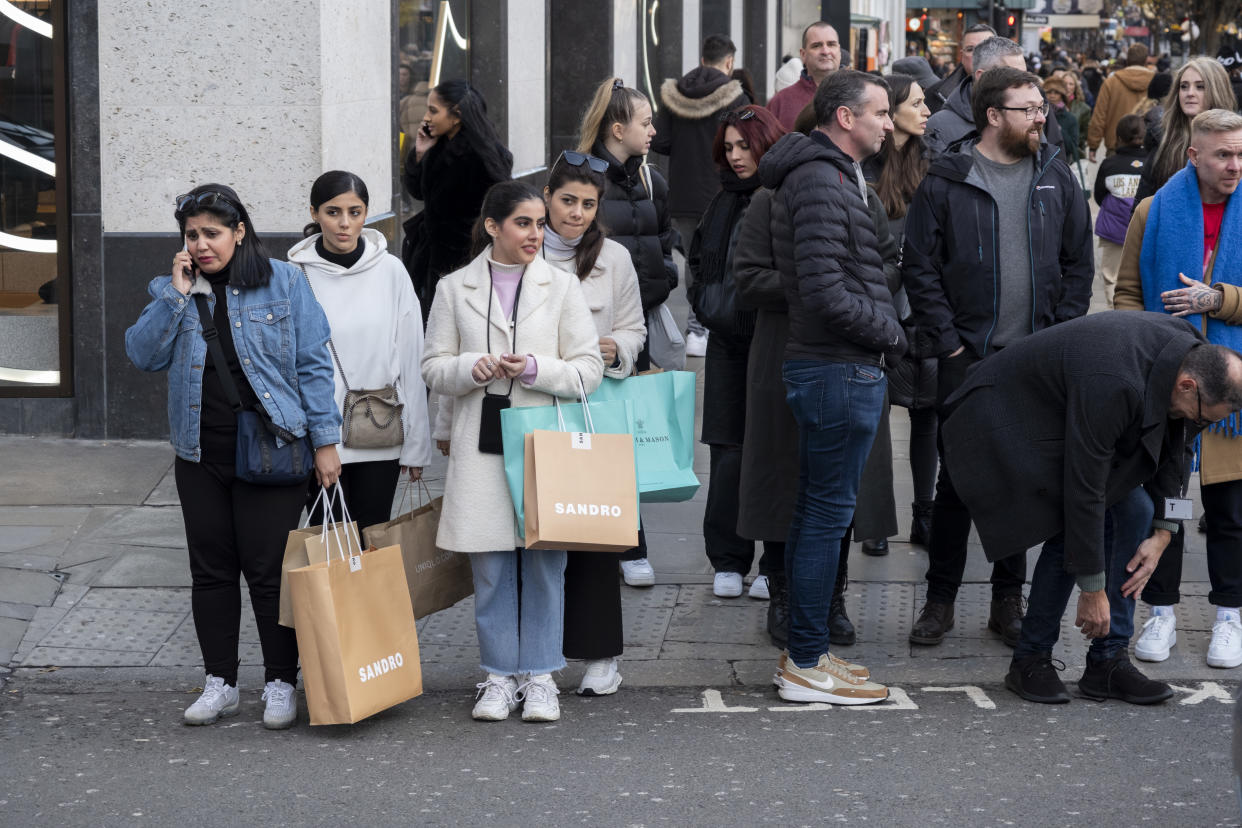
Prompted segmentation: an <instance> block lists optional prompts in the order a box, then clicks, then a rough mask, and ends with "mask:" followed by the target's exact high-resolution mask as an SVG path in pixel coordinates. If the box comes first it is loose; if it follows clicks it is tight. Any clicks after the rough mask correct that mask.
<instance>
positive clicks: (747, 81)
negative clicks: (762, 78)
mask: <svg viewBox="0 0 1242 828" xmlns="http://www.w3.org/2000/svg"><path fill="white" fill-rule="evenodd" d="M732 77H733V79H734V80H735V81H737V82H738V83H740V84H741V85H742V94H743V95H745V96H746V100H748V101H750V102H751V103H754V102H756V101H758V100H759V95H758V94H757V93H756V92H755V79H754V78H753V77H752V76H751V74H750V71H749V70H747V69H746V67H745V66H739V67H738V68H736V69H734V70H733V76H732Z"/></svg>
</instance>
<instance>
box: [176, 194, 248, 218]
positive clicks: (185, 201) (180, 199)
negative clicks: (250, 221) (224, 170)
mask: <svg viewBox="0 0 1242 828" xmlns="http://www.w3.org/2000/svg"><path fill="white" fill-rule="evenodd" d="M175 203H176V205H177V212H178V213H184V212H187V211H188V210H190V209H191V208H193V207H201V208H211V207H215V206H216V205H217V204H220V203H224V204H226V205H228V206H229V207H230V208H231V209H233V210H236V209H237V205H236V204H234V203H233V201H232V199H230V198H229V197H228V196H226V195H225V194H224V193H218V192H216V191H215V190H208V191H207V192H205V193H198V194H197V195H194V194H191V193H185V194H183V195H179V196H177V200H176V202H175Z"/></svg>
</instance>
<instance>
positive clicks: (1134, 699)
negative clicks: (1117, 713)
mask: <svg viewBox="0 0 1242 828" xmlns="http://www.w3.org/2000/svg"><path fill="white" fill-rule="evenodd" d="M1078 692H1080V693H1082V694H1083V695H1084V696H1086V697H1087V698H1089V699H1091V700H1092V701H1104V700H1105V699H1121V700H1122V701H1123V702H1129V703H1130V704H1159V703H1160V702H1162V701H1166V700H1168V699H1170V698H1172V696H1173V688H1172V687H1170V686H1169V685H1167V684H1165V683H1164V682H1163V681H1156V680H1155V679H1149V678H1148V677H1147V676H1145V675H1143V674H1142V673H1140V672H1139V671H1138V668H1137V667H1135V666H1134V665H1133V664H1132V663H1130V657H1129V656H1128V655H1126V653H1125V652H1124V651H1122V652H1120V653H1117V655H1115V656H1113V657H1112V658H1110V659H1107V660H1104V661H1096V660H1095V659H1092V658H1091V657H1090V656H1088V657H1087V669H1085V670H1083V672H1082V678H1080V679H1079V680H1078Z"/></svg>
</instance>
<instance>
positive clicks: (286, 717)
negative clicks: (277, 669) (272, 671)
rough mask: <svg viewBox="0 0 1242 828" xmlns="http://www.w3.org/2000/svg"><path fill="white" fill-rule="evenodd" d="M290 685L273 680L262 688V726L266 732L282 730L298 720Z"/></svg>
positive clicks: (296, 704)
mask: <svg viewBox="0 0 1242 828" xmlns="http://www.w3.org/2000/svg"><path fill="white" fill-rule="evenodd" d="M293 690H294V688H293V685H292V684H289V683H288V682H287V681H281V680H280V679H275V680H274V681H269V682H268V683H267V684H266V685H265V686H264V688H263V701H265V702H267V707H265V708H263V726H264V727H266V728H267V729H268V730H284V729H285V728H286V727H289V726H290V725H292V724H293V723H294V722H295V721H297V718H298V702H297V697H296V696H295V695H294V692H293Z"/></svg>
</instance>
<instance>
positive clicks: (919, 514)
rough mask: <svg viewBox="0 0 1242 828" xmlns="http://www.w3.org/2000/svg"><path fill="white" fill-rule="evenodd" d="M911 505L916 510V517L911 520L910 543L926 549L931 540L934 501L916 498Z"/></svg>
mask: <svg viewBox="0 0 1242 828" xmlns="http://www.w3.org/2000/svg"><path fill="white" fill-rule="evenodd" d="M910 507H911V509H913V511H914V518H913V519H911V521H910V543H912V544H913V545H915V546H921V547H923V548H924V549H926V548H927V544H928V543H930V542H931V525H932V502H931V501H930V500H916V501H915V502H914V503H912V504H910Z"/></svg>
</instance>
